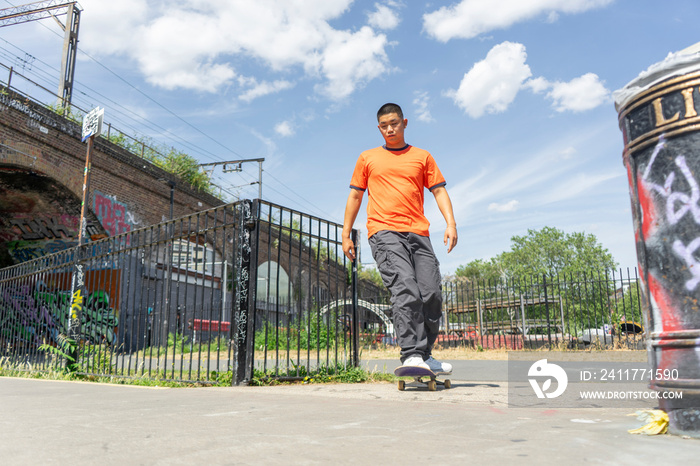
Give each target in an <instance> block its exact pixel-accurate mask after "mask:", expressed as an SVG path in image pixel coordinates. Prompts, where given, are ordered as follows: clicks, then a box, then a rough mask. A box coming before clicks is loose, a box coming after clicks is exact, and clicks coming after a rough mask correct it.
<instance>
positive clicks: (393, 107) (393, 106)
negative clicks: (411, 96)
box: [377, 103, 403, 121]
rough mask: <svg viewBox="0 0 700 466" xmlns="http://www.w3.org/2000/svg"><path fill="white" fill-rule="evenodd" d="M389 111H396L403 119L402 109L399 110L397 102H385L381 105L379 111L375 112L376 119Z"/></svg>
mask: <svg viewBox="0 0 700 466" xmlns="http://www.w3.org/2000/svg"><path fill="white" fill-rule="evenodd" d="M390 113H396V114H397V115H398V116H399V118H401V119H402V120H403V110H401V107H399V106H398V105H397V104H392V103H387V104H384V105H382V106H381V108H380V109H379V111H378V112H377V121H379V119H380V118H381V117H382V116H384V115H388V114H390Z"/></svg>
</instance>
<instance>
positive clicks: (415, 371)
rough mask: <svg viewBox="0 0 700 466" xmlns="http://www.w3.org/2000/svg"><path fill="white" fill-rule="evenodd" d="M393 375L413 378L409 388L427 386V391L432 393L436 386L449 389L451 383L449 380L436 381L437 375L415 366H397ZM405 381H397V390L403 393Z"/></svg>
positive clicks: (405, 385)
mask: <svg viewBox="0 0 700 466" xmlns="http://www.w3.org/2000/svg"><path fill="white" fill-rule="evenodd" d="M394 375H395V376H397V377H413V382H409V384H410V386H418V387H420V386H427V387H428V390H429V391H431V392H434V391H435V390H437V386H438V385H442V386H444V387H445V388H450V387H451V386H452V383H451V382H450V381H449V379H445V380H444V381H443V380H437V377H438V374H436V373H435V372H433V371H431V370H430V369H424V368H422V367H416V366H399V367H397V368H396V369H394ZM423 377H428V378H429V379H430V380H423ZM407 386H409V385H407V384H406V381H405V380H399V390H401V391H403V390H405V389H406V387H407Z"/></svg>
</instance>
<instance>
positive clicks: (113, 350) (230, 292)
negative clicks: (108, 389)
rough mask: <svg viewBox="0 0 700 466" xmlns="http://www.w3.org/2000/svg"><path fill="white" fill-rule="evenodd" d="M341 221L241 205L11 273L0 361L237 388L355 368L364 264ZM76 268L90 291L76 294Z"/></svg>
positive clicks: (1, 316)
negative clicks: (354, 257) (357, 269)
mask: <svg viewBox="0 0 700 466" xmlns="http://www.w3.org/2000/svg"><path fill="white" fill-rule="evenodd" d="M341 230H342V226H340V225H337V224H333V223H331V222H328V221H325V220H322V219H319V218H316V217H312V216H309V215H306V214H303V213H300V212H296V211H293V210H290V209H286V208H283V207H280V206H276V205H273V204H269V203H266V202H263V201H259V200H256V201H240V202H237V203H234V204H228V205H225V206H221V207H217V208H214V209H211V210H207V211H204V212H200V213H197V214H194V215H190V216H187V217H183V218H179V219H176V220H172V221H169V222H165V223H161V224H158V225H153V226H151V227H147V228H143V229H139V230H134V231H131V232H128V233H123V234H120V235H117V236H113V237H109V238H106V239H101V240H97V241H92V242H90V243H88V244H87V245H84V246H82V247H75V248H71V249H67V250H64V251H60V252H57V253H54V254H50V255H46V256H43V257H41V258H38V259H34V260H31V261H27V262H23V263H21V264H18V265H16V266H12V267H9V268H5V269H2V270H0V364H2V365H11V366H13V367H17V368H25V369H28V370H39V371H48V370H51V369H59V368H63V367H66V366H68V367H72V368H73V369H74V370H76V371H77V372H78V373H81V374H88V375H98V376H102V375H107V376H114V377H146V378H150V379H164V380H179V381H197V382H207V381H213V380H218V381H221V380H222V379H221V377H222V376H224V375H226V374H228V376H230V377H231V380H232V383H234V384H241V383H247V382H249V381H250V380H251V379H252V378H253V376H254V374H255V371H261V372H263V373H264V374H265V375H267V376H272V377H300V376H302V375H303V374H305V373H308V372H309V371H311V370H314V369H319V368H323V367H332V366H333V367H337V366H339V365H343V366H348V365H356V364H357V363H358V357H357V354H358V351H357V338H356V335H357V332H356V330H354V326H355V325H356V322H357V320H356V319H355V318H354V317H353V316H354V313H353V302H354V300H353V295H352V291H353V290H354V286H353V283H354V277H355V274H354V273H353V272H352V268H351V267H350V264H348V263H347V262H346V260H345V258H344V256H343V255H342V249H341V245H342V241H341V237H340V232H341ZM76 266H78V269H79V270H81V271H82V272H81V273H83V274H84V275H83V278H84V279H83V280H82V282H84V295H83V296H82V299H81V300H76V299H75V298H74V297H73V299H71V298H72V297H71V295H70V290H71V283H72V276H73V273H74V270H76ZM71 302H72V303H73V306H72V307H71ZM339 302H342V305H339V304H338V303H339ZM76 303H77V306H78V308H77V309H76V307H75V306H76ZM74 311H77V317H78V322H79V329H78V332H77V340H78V351H77V354H76V356H77V361H70V356H71V354H74V353H70V352H69V351H68V349H67V348H68V345H69V343H70V340H69V338H68V337H69V331H68V330H69V328H68V326H69V315H70V314H71V313H72V312H74ZM353 335H354V336H353Z"/></svg>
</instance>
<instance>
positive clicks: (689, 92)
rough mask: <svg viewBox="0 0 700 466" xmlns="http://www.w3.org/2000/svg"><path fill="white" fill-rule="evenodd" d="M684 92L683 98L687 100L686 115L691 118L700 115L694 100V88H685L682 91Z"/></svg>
mask: <svg viewBox="0 0 700 466" xmlns="http://www.w3.org/2000/svg"><path fill="white" fill-rule="evenodd" d="M681 94H683V100H684V101H685V117H684V118H690V117H695V116H698V112H696V111H695V102H694V101H693V88H692V87H691V88H689V89H683V90H682V91H681Z"/></svg>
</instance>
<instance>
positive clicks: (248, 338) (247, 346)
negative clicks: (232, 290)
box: [232, 200, 258, 385]
mask: <svg viewBox="0 0 700 466" xmlns="http://www.w3.org/2000/svg"><path fill="white" fill-rule="evenodd" d="M239 215H240V219H239V223H238V225H239V228H238V251H237V252H236V253H237V257H236V297H235V299H234V309H233V315H234V334H233V340H234V341H233V343H234V345H235V349H236V352H235V356H234V358H235V359H234V361H233V362H234V367H233V377H232V384H233V385H241V384H244V383H247V382H249V381H250V380H251V379H252V378H253V342H254V340H255V335H254V332H255V322H254V318H255V293H256V287H255V285H256V282H257V264H255V256H256V249H257V244H256V241H255V240H254V236H253V234H252V233H253V231H254V230H255V227H256V225H257V218H258V202H257V201H254V202H251V201H249V200H244V201H242V202H241V203H240V211H239Z"/></svg>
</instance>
